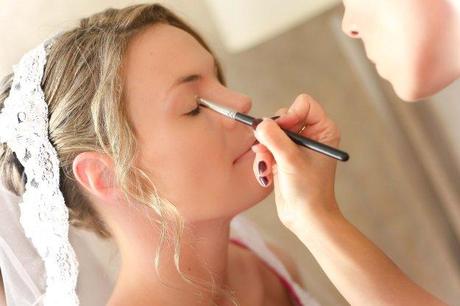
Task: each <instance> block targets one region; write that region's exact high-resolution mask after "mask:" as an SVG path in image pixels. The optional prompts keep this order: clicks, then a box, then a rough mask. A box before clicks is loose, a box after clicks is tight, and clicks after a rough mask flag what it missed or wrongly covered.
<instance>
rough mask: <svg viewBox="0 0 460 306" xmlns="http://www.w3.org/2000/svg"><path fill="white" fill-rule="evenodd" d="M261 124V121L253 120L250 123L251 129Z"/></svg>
mask: <svg viewBox="0 0 460 306" xmlns="http://www.w3.org/2000/svg"><path fill="white" fill-rule="evenodd" d="M261 122H262V119H260V118H256V119H254V121H253V122H252V127H253V128H254V129H255V128H256V127H257V126H258V125H259V123H261Z"/></svg>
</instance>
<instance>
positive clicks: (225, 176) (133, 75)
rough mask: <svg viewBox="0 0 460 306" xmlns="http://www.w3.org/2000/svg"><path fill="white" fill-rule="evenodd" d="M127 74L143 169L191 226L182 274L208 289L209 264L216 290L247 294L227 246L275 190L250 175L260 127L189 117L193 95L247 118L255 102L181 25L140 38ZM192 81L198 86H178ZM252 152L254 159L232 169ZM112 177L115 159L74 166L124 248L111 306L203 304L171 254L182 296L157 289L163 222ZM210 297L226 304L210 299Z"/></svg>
mask: <svg viewBox="0 0 460 306" xmlns="http://www.w3.org/2000/svg"><path fill="white" fill-rule="evenodd" d="M123 67H124V68H123V69H124V70H123V76H124V88H125V92H126V96H125V100H126V103H127V106H128V111H129V116H130V118H131V120H132V122H133V123H134V128H135V132H136V134H137V136H138V140H139V148H140V152H139V155H138V162H139V166H140V167H141V168H142V169H144V170H146V172H147V173H149V174H150V178H151V179H152V181H153V182H154V183H155V184H156V187H157V190H158V192H159V194H160V196H161V197H163V198H166V199H168V200H169V201H170V202H172V203H173V204H174V205H175V206H176V207H177V209H178V211H179V213H180V214H181V215H182V216H183V217H184V219H185V223H186V224H185V227H186V232H185V233H184V236H183V244H182V251H181V267H182V269H183V270H184V271H185V272H187V273H190V274H191V275H192V277H195V278H199V279H204V280H208V279H209V275H208V272H207V271H206V270H205V268H204V267H203V263H204V262H206V264H207V266H208V267H209V269H210V271H211V272H212V273H213V274H214V276H215V278H216V285H218V286H219V285H221V286H222V285H224V284H226V285H229V286H230V287H231V288H233V289H239V290H240V294H241V295H244V294H243V293H246V292H244V291H242V290H243V289H244V288H241V285H239V284H240V283H241V282H240V281H241V278H240V277H241V275H243V274H241V275H239V274H238V273H239V272H242V271H240V268H239V267H240V266H241V264H240V262H239V260H241V259H240V256H236V255H235V254H237V253H238V252H239V251H235V250H233V251H232V249H234V248H238V247H236V246H230V245H231V244H229V229H230V221H231V219H232V218H233V217H234V216H235V215H237V214H238V213H240V212H242V211H244V210H246V209H248V208H250V207H252V206H254V205H255V204H257V203H258V202H260V201H261V200H263V199H264V198H265V197H267V195H269V194H270V192H271V191H272V188H263V187H261V186H260V185H259V184H258V183H257V181H256V180H255V178H254V176H253V175H252V161H253V160H254V156H255V154H254V152H252V151H251V150H250V148H251V145H252V144H253V143H254V141H255V137H254V135H253V131H252V128H250V127H248V126H246V125H243V124H239V123H237V122H235V121H233V120H231V119H227V118H226V117H224V116H222V115H219V114H217V113H215V112H213V111H212V110H210V109H206V108H200V109H201V113H199V114H198V115H196V116H190V115H187V113H189V112H191V111H193V110H194V109H195V108H196V107H197V104H196V101H195V95H199V96H201V97H204V98H208V99H210V100H214V101H218V102H219V103H221V104H222V105H225V106H228V107H230V108H233V109H235V110H238V111H239V112H242V113H248V112H249V111H250V109H251V106H252V102H251V99H250V98H249V97H247V96H246V95H244V94H241V93H239V92H236V91H233V90H230V89H229V88H227V87H225V86H223V85H222V84H221V83H220V82H219V80H218V79H217V74H216V69H215V66H214V58H213V56H212V55H211V54H210V53H209V52H208V51H207V50H206V49H204V48H203V47H202V46H201V45H200V44H199V43H198V42H197V41H196V40H195V39H194V38H193V37H192V36H191V35H190V34H188V33H187V32H185V31H182V30H181V29H178V28H176V27H173V26H169V25H162V24H157V25H154V26H151V27H149V28H147V29H146V30H145V31H143V32H141V33H139V34H137V35H136V36H135V37H134V38H133V40H132V41H130V43H129V47H128V51H127V54H126V56H125V58H124V66H123ZM189 75H195V77H191V78H190V77H189V78H188V81H187V82H183V83H181V84H177V80H178V79H180V78H183V77H184V76H189ZM174 84H176V85H174ZM245 151H249V152H248V154H247V155H246V156H245V157H244V158H242V159H241V160H239V161H238V162H237V163H235V164H233V161H234V160H235V159H236V157H237V156H239V155H241V153H242V152H245ZM112 169H113V164H112V162H111V161H110V159H109V158H107V157H106V156H103V155H101V154H98V153H96V152H84V153H81V154H80V155H78V156H77V157H76V158H75V160H74V163H73V171H74V173H75V176H76V178H77V180H78V181H79V183H80V184H81V185H82V186H83V187H84V188H85V190H86V191H87V192H88V194H89V195H90V197H91V199H92V201H93V203H95V207H96V208H97V210H98V211H99V212H100V213H101V215H102V216H103V219H104V220H105V221H106V222H107V223H108V224H109V228H110V229H111V231H112V232H113V235H114V239H115V241H116V242H117V244H118V247H119V249H120V253H121V258H122V266H121V270H120V274H119V277H118V280H117V284H116V288H115V290H114V293H113V295H112V298H111V300H110V302H109V304H110V305H118V304H120V305H127V304H129V305H147V304H150V305H152V302H157V303H158V304H159V305H160V304H161V305H192V304H191V303H192V302H191V301H197V297H196V296H195V295H194V292H195V289H194V288H193V287H192V288H191V286H190V285H188V284H186V283H184V282H183V281H182V280H181V279H180V276H179V275H178V273H177V272H176V269H175V268H174V265H173V264H174V262H173V260H172V259H170V258H172V256H173V250H172V248H171V247H168V246H166V249H165V250H164V251H163V253H162V254H161V260H162V262H161V268H160V272H161V273H162V277H163V279H165V280H168V281H171V282H172V283H173V284H176V285H179V287H180V288H181V290H180V291H175V290H172V289H168V288H166V287H164V286H163V285H162V284H161V283H160V282H159V279H158V278H157V276H156V274H155V271H154V265H153V258H154V255H155V250H156V249H157V247H158V244H159V238H158V236H159V234H158V230H157V228H156V227H155V226H154V225H155V220H157V219H158V218H157V217H156V215H155V213H154V211H153V210H151V209H147V208H145V207H144V206H142V205H139V204H133V203H125V202H124V201H122V200H121V196H120V192H119V189H118V188H117V186H116V185H114V184H112V183H111V180H110V177H111V176H112V174H113V172H111V171H112ZM235 252H236V253H235ZM249 272H251V271H249V270H248V273H249ZM238 286H239V287H238ZM248 288H249V287H248ZM246 291H247V290H246ZM242 292H243V293H242ZM203 298H204V299H205V300H206V301H208V302H209V301H211V300H217V301H219V300H218V298H216V297H212V296H210V294H209V293H204V296H203ZM241 298H242V300H243V301H244V296H242V297H241ZM200 305H203V304H200ZM222 305H223V304H222Z"/></svg>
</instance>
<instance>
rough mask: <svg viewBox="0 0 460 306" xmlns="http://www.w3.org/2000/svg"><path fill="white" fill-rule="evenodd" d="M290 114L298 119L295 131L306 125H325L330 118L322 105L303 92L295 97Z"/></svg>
mask: <svg viewBox="0 0 460 306" xmlns="http://www.w3.org/2000/svg"><path fill="white" fill-rule="evenodd" d="M288 114H290V115H292V116H294V117H295V118H297V120H298V124H296V126H295V128H296V130H295V132H297V131H298V130H299V129H300V128H302V127H303V126H304V125H306V126H308V127H309V128H311V127H315V126H317V125H320V126H323V125H325V122H326V120H327V119H328V117H327V115H326V112H325V111H324V109H323V108H322V106H321V105H320V104H319V103H318V102H317V101H316V100H315V99H313V98H312V97H310V96H309V95H307V94H301V95H299V96H298V97H297V98H296V99H295V101H294V103H292V105H291V107H290V108H289V110H288Z"/></svg>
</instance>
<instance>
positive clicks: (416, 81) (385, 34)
mask: <svg viewBox="0 0 460 306" xmlns="http://www.w3.org/2000/svg"><path fill="white" fill-rule="evenodd" d="M454 1H455V0H452V1H449V0H372V1H368V0H344V1H343V3H344V5H345V14H344V17H343V24H342V26H343V31H344V32H345V33H346V34H348V35H350V36H351V37H355V38H361V39H362V40H363V42H364V45H365V49H366V53H367V56H368V57H369V59H370V60H371V61H373V62H374V63H375V65H376V67H377V71H378V72H379V74H380V75H381V76H382V77H384V78H385V79H387V80H389V81H390V82H391V83H392V85H393V87H394V89H395V91H396V93H397V94H398V95H399V96H400V97H401V98H402V99H404V100H408V101H413V100H418V99H421V98H424V97H427V96H430V95H432V94H434V93H436V92H437V91H439V90H440V89H442V88H443V87H445V86H447V85H448V84H449V83H451V82H452V81H454V80H455V79H456V78H457V77H458V76H459V73H460V67H459V65H458V64H459V60H458V59H459V58H460V56H459V54H458V51H457V50H458V45H459V43H460V38H459V37H458V36H459V35H458V34H459V32H460V31H458V30H457V29H458V16H456V15H457V14H458V13H456V12H455V8H454V5H453V3H454ZM454 16H456V17H454Z"/></svg>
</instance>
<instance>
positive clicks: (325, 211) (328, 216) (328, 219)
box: [291, 202, 348, 240]
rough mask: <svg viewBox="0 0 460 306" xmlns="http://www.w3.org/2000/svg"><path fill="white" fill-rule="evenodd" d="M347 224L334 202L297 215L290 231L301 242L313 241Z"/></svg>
mask: <svg viewBox="0 0 460 306" xmlns="http://www.w3.org/2000/svg"><path fill="white" fill-rule="evenodd" d="M343 222H347V223H348V220H346V219H345V216H344V215H343V214H342V212H341V211H340V209H339V207H338V205H337V203H336V202H332V203H329V204H326V205H325V204H323V205H318V206H316V207H314V208H310V209H307V210H304V211H302V212H301V213H299V215H298V218H297V220H296V222H295V223H293V224H292V227H291V230H292V231H293V232H294V234H295V235H296V236H297V237H299V238H300V239H301V240H304V239H315V238H318V237H320V236H321V235H323V234H325V233H329V232H330V231H331V230H333V228H338V227H340V224H341V223H343Z"/></svg>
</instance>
